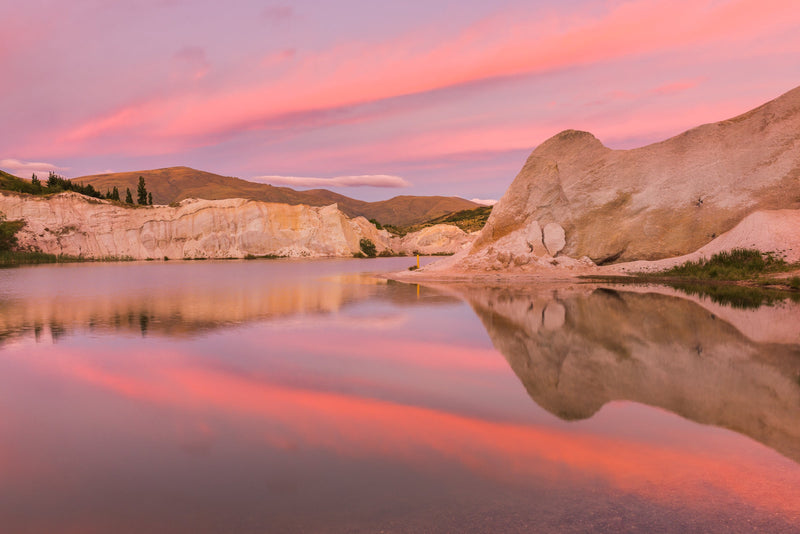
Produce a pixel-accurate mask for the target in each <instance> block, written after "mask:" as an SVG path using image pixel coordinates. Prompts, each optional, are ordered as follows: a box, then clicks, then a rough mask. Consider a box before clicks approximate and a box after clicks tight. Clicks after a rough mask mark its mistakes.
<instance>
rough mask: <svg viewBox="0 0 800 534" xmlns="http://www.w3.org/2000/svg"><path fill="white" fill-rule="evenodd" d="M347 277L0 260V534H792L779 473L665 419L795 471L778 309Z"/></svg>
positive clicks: (289, 270)
mask: <svg viewBox="0 0 800 534" xmlns="http://www.w3.org/2000/svg"><path fill="white" fill-rule="evenodd" d="M404 261H405V260H404ZM364 265H365V264H364V263H357V262H356V263H343V264H338V263H337V264H320V263H313V262H309V263H302V262H301V263H291V262H286V263H281V262H278V263H274V264H268V263H263V264H252V263H251V264H244V263H226V264H214V263H205V262H204V263H203V264H182V265H178V264H176V265H161V266H159V265H120V266H108V267H107V266H102V265H93V266H80V268H76V269H74V270H63V271H62V270H59V269H52V268H48V269H42V270H38V269H31V270H19V271H17V272H14V273H10V275H13V277H12V278H8V279H6V280H3V279H2V276H3V273H0V298H2V302H3V304H2V306H0V324H2V325H3V328H4V332H5V333H6V336H7V340H8V342H7V343H6V344H5V345H4V346H3V347H2V351H0V475H2V476H0V525H3V528H2V530H3V532H4V533H5V532H10V533H16V532H53V531H56V532H57V531H70V532H120V533H127V532H179V531H183V532H220V531H245V532H247V531H251V532H273V531H274V532H294V531H306V532H317V531H329V532H379V531H382V530H383V531H386V532H390V531H391V532H408V531H421V532H428V531H449V532H470V531H472V532H489V531H504V532H529V531H542V532H569V531H572V532H585V531H587V530H605V531H621V530H625V529H630V530H633V529H638V530H640V531H659V532H671V531H675V532H682V531H687V530H697V531H713V530H720V525H723V524H725V525H730V524H745V521H746V522H747V523H746V524H748V526H753V527H754V528H756V529H761V530H764V531H776V532H777V531H784V532H792V531H793V526H794V524H796V521H797V520H798V518H800V502H799V501H798V500H797V499H796V498H794V496H793V494H794V489H795V488H796V487H797V486H798V484H800V467H798V466H797V465H795V463H793V461H792V460H788V459H785V458H783V457H781V456H780V455H778V454H776V453H774V452H772V451H771V450H769V449H767V448H766V447H762V446H760V445H759V444H757V443H755V442H753V441H752V440H749V439H744V438H742V437H741V436H739V435H737V434H734V433H732V432H725V431H720V430H718V429H716V428H713V427H709V426H702V425H696V424H693V423H691V422H690V421H687V420H685V419H681V418H679V417H676V416H675V415H673V414H672V413H668V412H667V411H665V410H669V411H670V412H674V413H677V414H679V415H681V416H683V417H685V418H688V419H693V420H696V421H700V422H703V423H710V424H713V425H718V426H722V427H727V428H732V429H734V430H737V431H739V432H741V433H743V434H746V435H749V436H752V437H754V438H755V439H757V440H759V441H761V442H762V443H765V444H767V445H769V446H770V447H773V448H775V449H777V450H779V451H780V452H782V453H783V454H784V455H786V456H788V457H789V458H791V459H793V460H794V461H797V460H798V455H797V448H796V446H795V444H796V443H797V437H798V436H797V429H796V428H793V427H792V421H795V422H796V421H797V415H798V414H797V406H798V404H800V402H798V400H799V399H798V397H797V390H798V389H800V386H798V385H797V384H796V380H795V378H796V377H795V375H794V374H793V373H796V372H797V371H798V370H800V369H798V367H797V364H798V351H797V338H798V334H799V332H798V331H797V329H798V328H800V327H799V326H798V325H797V324H796V323H797V321H796V320H795V318H796V317H797V316H798V315H797V313H798V310H797V309H795V308H790V307H783V308H780V307H776V308H770V309H761V310H757V311H745V310H735V309H731V308H723V307H719V306H717V305H714V304H713V303H708V302H705V301H703V300H701V299H699V298H695V299H694V300H691V299H687V298H683V297H679V296H677V295H676V294H671V293H669V290H662V289H653V288H640V289H637V290H635V291H627V290H626V291H624V292H620V291H613V290H609V289H603V288H601V287H589V286H581V285H574V286H559V287H550V288H539V289H532V288H530V287H528V288H508V287H506V288H469V287H463V286H446V287H439V288H437V287H422V288H421V289H420V288H419V287H417V286H414V285H405V284H397V283H389V282H384V281H379V280H376V279H375V278H372V277H365V276H362V275H360V274H358V272H354V271H357V270H360V269H363V266H364ZM400 265H402V264H400ZM348 269H351V272H349V273H348ZM303 270H305V272H303V273H299V274H298V271H303ZM387 270H388V269H387ZM342 272H344V274H343V275H342V274H341V273H342ZM337 273H338V274H337ZM26 277H27V278H26ZM120 280H126V283H125V284H123V285H120ZM464 300H466V302H468V303H469V304H470V305H471V307H470V306H468V305H467V304H465V302H464ZM715 306H716V307H715ZM473 310H474V312H476V313H477V316H476V315H475V313H473ZM481 322H483V325H484V326H485V331H484V329H483V328H482V327H481ZM365 326H368V328H364V327H365ZM486 332H488V336H489V337H487V335H486ZM51 337H52V338H53V339H55V340H56V341H57V343H50V342H49V341H50V339H51ZM490 338H491V339H490ZM35 339H39V340H40V342H39V343H36V342H34V340H35ZM492 344H493V345H494V346H495V347H496V348H497V349H499V351H500V352H501V353H502V355H503V356H505V358H506V360H507V361H508V363H506V361H505V360H504V359H503V357H501V355H500V354H498V351H497V350H494V349H493V348H492ZM509 364H510V367H511V369H513V372H512V371H511V370H510V369H509ZM518 377H519V379H521V380H522V382H523V384H524V385H525V389H527V394H526V392H525V390H523V388H521V387H519V380H518ZM528 395H530V397H532V398H533V399H534V400H535V401H536V404H539V405H541V406H542V407H544V409H540V408H538V407H537V405H536V404H535V403H532V402H531V401H530V399H529V398H528ZM618 399H629V400H634V401H637V402H639V403H642V404H635V403H612V404H611V405H610V406H607V407H606V408H605V409H603V410H600V408H601V407H602V406H603V405H604V404H605V403H608V402H609V401H611V400H618ZM644 404H649V405H652V406H658V407H662V408H665V410H654V409H651V408H649V407H648V406H644ZM598 412H599V413H598ZM551 413H552V414H557V415H558V416H559V417H561V418H563V419H568V420H569V421H570V422H564V421H562V420H561V419H557V418H556V417H553V416H552V415H551ZM575 421H580V422H575ZM795 424H796V423H795ZM43 510H44V511H47V513H43V512H42V511H43ZM739 521H741V522H739Z"/></svg>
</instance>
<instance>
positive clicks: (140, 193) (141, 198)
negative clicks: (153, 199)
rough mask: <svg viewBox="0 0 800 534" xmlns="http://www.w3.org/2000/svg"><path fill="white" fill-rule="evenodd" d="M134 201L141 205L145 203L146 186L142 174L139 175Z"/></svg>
mask: <svg viewBox="0 0 800 534" xmlns="http://www.w3.org/2000/svg"><path fill="white" fill-rule="evenodd" d="M136 203H137V204H140V205H142V206H146V205H147V187H145V185H144V176H140V177H139V187H138V188H137V191H136Z"/></svg>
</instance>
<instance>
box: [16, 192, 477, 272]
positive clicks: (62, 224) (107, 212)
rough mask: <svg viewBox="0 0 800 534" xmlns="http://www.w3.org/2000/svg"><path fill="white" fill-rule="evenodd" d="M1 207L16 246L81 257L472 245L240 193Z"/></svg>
mask: <svg viewBox="0 0 800 534" xmlns="http://www.w3.org/2000/svg"><path fill="white" fill-rule="evenodd" d="M0 212H2V213H3V214H4V215H5V216H6V218H8V219H10V220H16V219H21V220H24V221H25V223H26V224H25V226H24V227H23V228H22V230H20V231H19V233H18V234H17V235H18V238H19V241H20V245H21V246H22V247H25V248H32V249H37V250H41V251H42V252H46V253H50V254H66V255H71V256H83V257H85V258H106V257H117V258H132V259H162V258H165V257H166V258H170V259H182V258H241V257H245V256H247V255H253V256H266V255H275V256H284V257H325V256H340V257H351V256H352V255H353V254H354V253H356V252H360V251H361V245H360V243H361V240H362V239H369V240H370V241H372V242H373V243H375V246H376V249H377V251H378V252H379V253H380V252H382V251H384V250H387V249H391V250H392V251H393V252H394V253H399V254H412V253H413V252H414V251H419V252H420V253H422V254H435V253H453V252H456V251H457V250H459V249H461V248H463V247H465V246H466V245H468V244H471V243H472V241H473V240H474V239H475V237H476V236H475V235H469V234H466V233H465V232H463V231H462V230H461V229H459V228H457V227H455V226H451V225H436V226H432V227H429V228H424V229H422V230H420V231H418V232H413V233H411V234H408V235H406V236H405V237H403V238H402V239H400V238H396V237H392V236H391V235H390V234H389V232H387V231H386V230H378V229H377V228H376V227H375V225H373V224H372V223H370V222H369V221H368V220H367V219H365V218H364V217H354V218H352V219H351V218H348V217H347V216H345V215H344V214H343V213H342V212H341V211H339V210H338V209H337V207H336V205H335V204H333V205H330V206H324V207H312V206H305V205H302V204H298V205H288V204H276V203H270V202H260V201H256V200H245V199H237V198H233V199H225V200H198V199H187V200H184V201H182V202H181V203H180V204H178V205H177V206H138V207H124V206H120V205H118V204H114V203H112V202H109V201H106V200H98V199H93V198H89V197H85V196H83V195H79V194H77V193H71V192H68V193H61V194H58V195H54V196H52V197H35V196H30V195H19V194H14V193H0Z"/></svg>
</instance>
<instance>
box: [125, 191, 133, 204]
mask: <svg viewBox="0 0 800 534" xmlns="http://www.w3.org/2000/svg"><path fill="white" fill-rule="evenodd" d="M126 191H127V192H126V193H125V202H127V203H128V204H133V195H131V188H130V187H128V188H126Z"/></svg>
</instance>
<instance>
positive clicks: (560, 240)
mask: <svg viewBox="0 0 800 534" xmlns="http://www.w3.org/2000/svg"><path fill="white" fill-rule="evenodd" d="M543 235H544V237H543V241H544V246H545V248H546V249H547V252H549V253H550V255H551V256H555V255H556V254H558V253H559V252H560V251H561V250H562V249H563V248H564V246H565V245H566V244H567V240H566V234H565V233H564V229H563V228H561V225H560V224H558V223H547V225H545V227H544V233H543Z"/></svg>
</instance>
